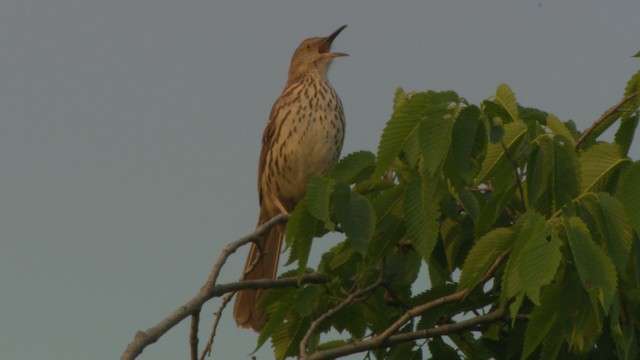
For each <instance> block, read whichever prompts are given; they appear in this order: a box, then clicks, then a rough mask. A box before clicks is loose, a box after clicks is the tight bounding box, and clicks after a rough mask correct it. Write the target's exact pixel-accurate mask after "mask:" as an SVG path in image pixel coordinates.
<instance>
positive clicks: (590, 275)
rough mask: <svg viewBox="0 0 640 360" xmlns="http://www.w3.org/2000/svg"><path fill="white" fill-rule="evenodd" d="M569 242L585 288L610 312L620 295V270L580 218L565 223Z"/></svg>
mask: <svg viewBox="0 0 640 360" xmlns="http://www.w3.org/2000/svg"><path fill="white" fill-rule="evenodd" d="M564 229H565V232H566V234H567V240H568V241H569V246H570V248H571V253H572V254H573V259H574V262H575V265H576V268H577V270H578V275H579V276H580V280H581V281H582V285H583V287H584V288H585V289H586V290H587V292H588V293H589V294H591V295H592V296H594V297H595V299H597V300H598V302H600V304H602V308H603V310H604V311H605V312H606V311H607V310H608V309H609V306H611V302H612V301H613V298H614V296H615V293H616V287H617V277H616V269H615V266H614V265H613V262H612V261H611V259H609V257H608V256H607V255H606V254H605V253H604V251H603V250H602V249H600V248H599V247H598V246H597V245H596V243H595V242H594V241H593V239H592V238H591V235H590V234H589V229H588V228H587V226H586V225H585V224H584V222H582V220H580V218H578V217H571V218H569V219H568V220H565V222H564Z"/></svg>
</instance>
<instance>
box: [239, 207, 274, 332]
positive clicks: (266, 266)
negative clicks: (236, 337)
mask: <svg viewBox="0 0 640 360" xmlns="http://www.w3.org/2000/svg"><path fill="white" fill-rule="evenodd" d="M268 220H269V217H268V215H266V214H264V211H260V220H259V221H258V225H261V224H263V223H265V222H266V221H268ZM284 227H285V225H284V224H278V225H276V226H274V227H272V228H271V229H270V230H269V233H268V234H266V235H265V236H263V237H261V238H260V239H258V243H259V244H260V246H261V247H262V250H263V251H264V253H263V254H262V257H261V258H260V259H259V260H258V257H259V256H260V248H259V247H258V246H256V244H252V245H251V250H250V251H249V256H248V257H247V262H246V263H245V265H244V272H245V273H246V275H245V280H258V279H275V277H276V272H277V270H278V260H279V258H280V246H281V244H282V238H283V236H284ZM256 261H257V262H256ZM263 294H264V290H242V291H239V292H238V293H237V294H236V302H235V305H234V307H233V318H234V319H235V320H236V323H237V324H238V326H241V327H244V328H248V327H251V328H252V329H253V330H254V331H260V330H261V329H262V327H263V326H264V324H265V323H266V322H267V316H266V314H265V313H264V311H263V310H261V309H258V308H257V305H258V303H259V302H260V300H261V299H262V296H263Z"/></svg>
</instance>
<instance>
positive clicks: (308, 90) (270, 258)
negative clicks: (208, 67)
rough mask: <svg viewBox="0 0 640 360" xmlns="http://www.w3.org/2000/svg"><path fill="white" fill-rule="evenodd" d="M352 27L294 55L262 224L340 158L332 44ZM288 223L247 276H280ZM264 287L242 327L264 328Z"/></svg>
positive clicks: (278, 108) (242, 303) (250, 302)
mask: <svg viewBox="0 0 640 360" xmlns="http://www.w3.org/2000/svg"><path fill="white" fill-rule="evenodd" d="M345 27H346V25H344V26H342V27H340V28H338V30H336V31H334V32H333V33H332V34H331V35H329V36H327V37H315V38H310V39H306V40H304V41H303V42H302V43H301V44H300V46H298V48H297V49H296V51H295V52H294V53H293V58H292V59H291V65H290V67H289V77H288V80H287V84H286V86H285V87H284V90H283V91H282V94H281V95H280V97H279V98H278V100H276V102H275V104H274V105H273V108H272V109H271V114H270V115H269V122H268V123H267V126H266V128H265V129H264V133H263V135H262V151H261V152H260V163H259V167H258V193H259V198H260V217H259V219H258V226H260V225H261V224H264V223H265V222H266V221H268V220H269V219H271V218H272V217H274V216H276V215H278V214H280V213H285V214H286V213H288V212H289V211H292V210H293V208H294V207H295V206H296V203H297V202H298V201H300V200H301V199H302V198H303V197H304V195H305V191H306V187H307V183H308V182H309V180H310V179H311V177H312V176H314V175H324V174H326V173H327V172H328V171H329V170H330V169H331V168H332V167H333V166H334V165H335V163H336V162H337V161H338V158H339V156H340V150H342V142H343V140H344V113H343V110H342V102H341V101H340V98H339V97H338V95H337V94H336V92H335V91H334V90H333V88H332V87H331V84H329V81H328V80H327V73H328V71H329V66H330V65H331V61H332V60H333V58H335V57H338V56H346V55H347V54H343V53H332V52H330V50H331V44H332V43H333V40H334V39H335V38H336V36H338V34H340V32H341V31H342V30H343V29H344V28H345ZM283 236H284V224H280V225H276V226H274V227H273V228H271V230H270V231H269V232H268V234H267V235H265V236H263V237H261V238H260V239H258V240H257V242H258V244H255V243H254V244H252V246H251V250H250V252H249V256H248V257H247V262H246V264H245V268H244V271H245V280H256V279H265V278H268V279H274V278H275V277H276V271H277V268H278V258H279V256H280V246H281V244H282V238H283ZM262 295H263V290H242V291H239V292H238V294H237V297H236V303H235V306H234V309H233V317H234V318H235V320H236V323H237V324H238V325H239V326H242V327H251V328H252V329H253V330H255V331H260V329H262V326H264V324H265V322H266V320H267V319H266V314H265V313H264V311H263V310H261V309H258V308H256V305H257V304H258V302H259V301H260V299H261V298H262Z"/></svg>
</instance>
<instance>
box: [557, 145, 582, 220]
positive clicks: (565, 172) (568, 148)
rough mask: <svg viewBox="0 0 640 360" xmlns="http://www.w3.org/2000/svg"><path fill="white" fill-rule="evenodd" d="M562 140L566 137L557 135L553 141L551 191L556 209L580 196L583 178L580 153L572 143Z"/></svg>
mask: <svg viewBox="0 0 640 360" xmlns="http://www.w3.org/2000/svg"><path fill="white" fill-rule="evenodd" d="M562 140H564V137H556V138H554V141H553V150H554V169H553V183H552V185H551V191H552V192H553V201H554V205H555V210H558V209H560V208H561V207H563V206H564V205H565V204H567V203H569V202H570V201H571V200H573V199H575V198H576V197H577V196H578V187H579V184H580V178H581V174H580V165H579V162H578V154H577V153H576V151H575V149H574V147H573V145H572V144H571V143H567V142H565V141H562Z"/></svg>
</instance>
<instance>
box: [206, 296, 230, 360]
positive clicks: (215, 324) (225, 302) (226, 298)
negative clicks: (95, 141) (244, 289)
mask: <svg viewBox="0 0 640 360" xmlns="http://www.w3.org/2000/svg"><path fill="white" fill-rule="evenodd" d="M235 294H236V292H235V291H234V292H230V293H228V294H227V295H225V296H224V298H223V300H222V304H220V307H219V308H218V310H217V311H216V312H215V313H213V314H214V315H215V320H214V322H213V327H212V328H211V334H210V335H209V341H207V346H205V347H204V350H203V351H202V355H201V356H200V360H204V358H205V356H207V355H209V356H211V347H212V346H213V340H214V339H215V337H216V331H217V330H218V324H219V323H220V318H222V312H223V311H224V308H226V307H227V305H228V304H229V302H230V301H231V299H233V295H235Z"/></svg>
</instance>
